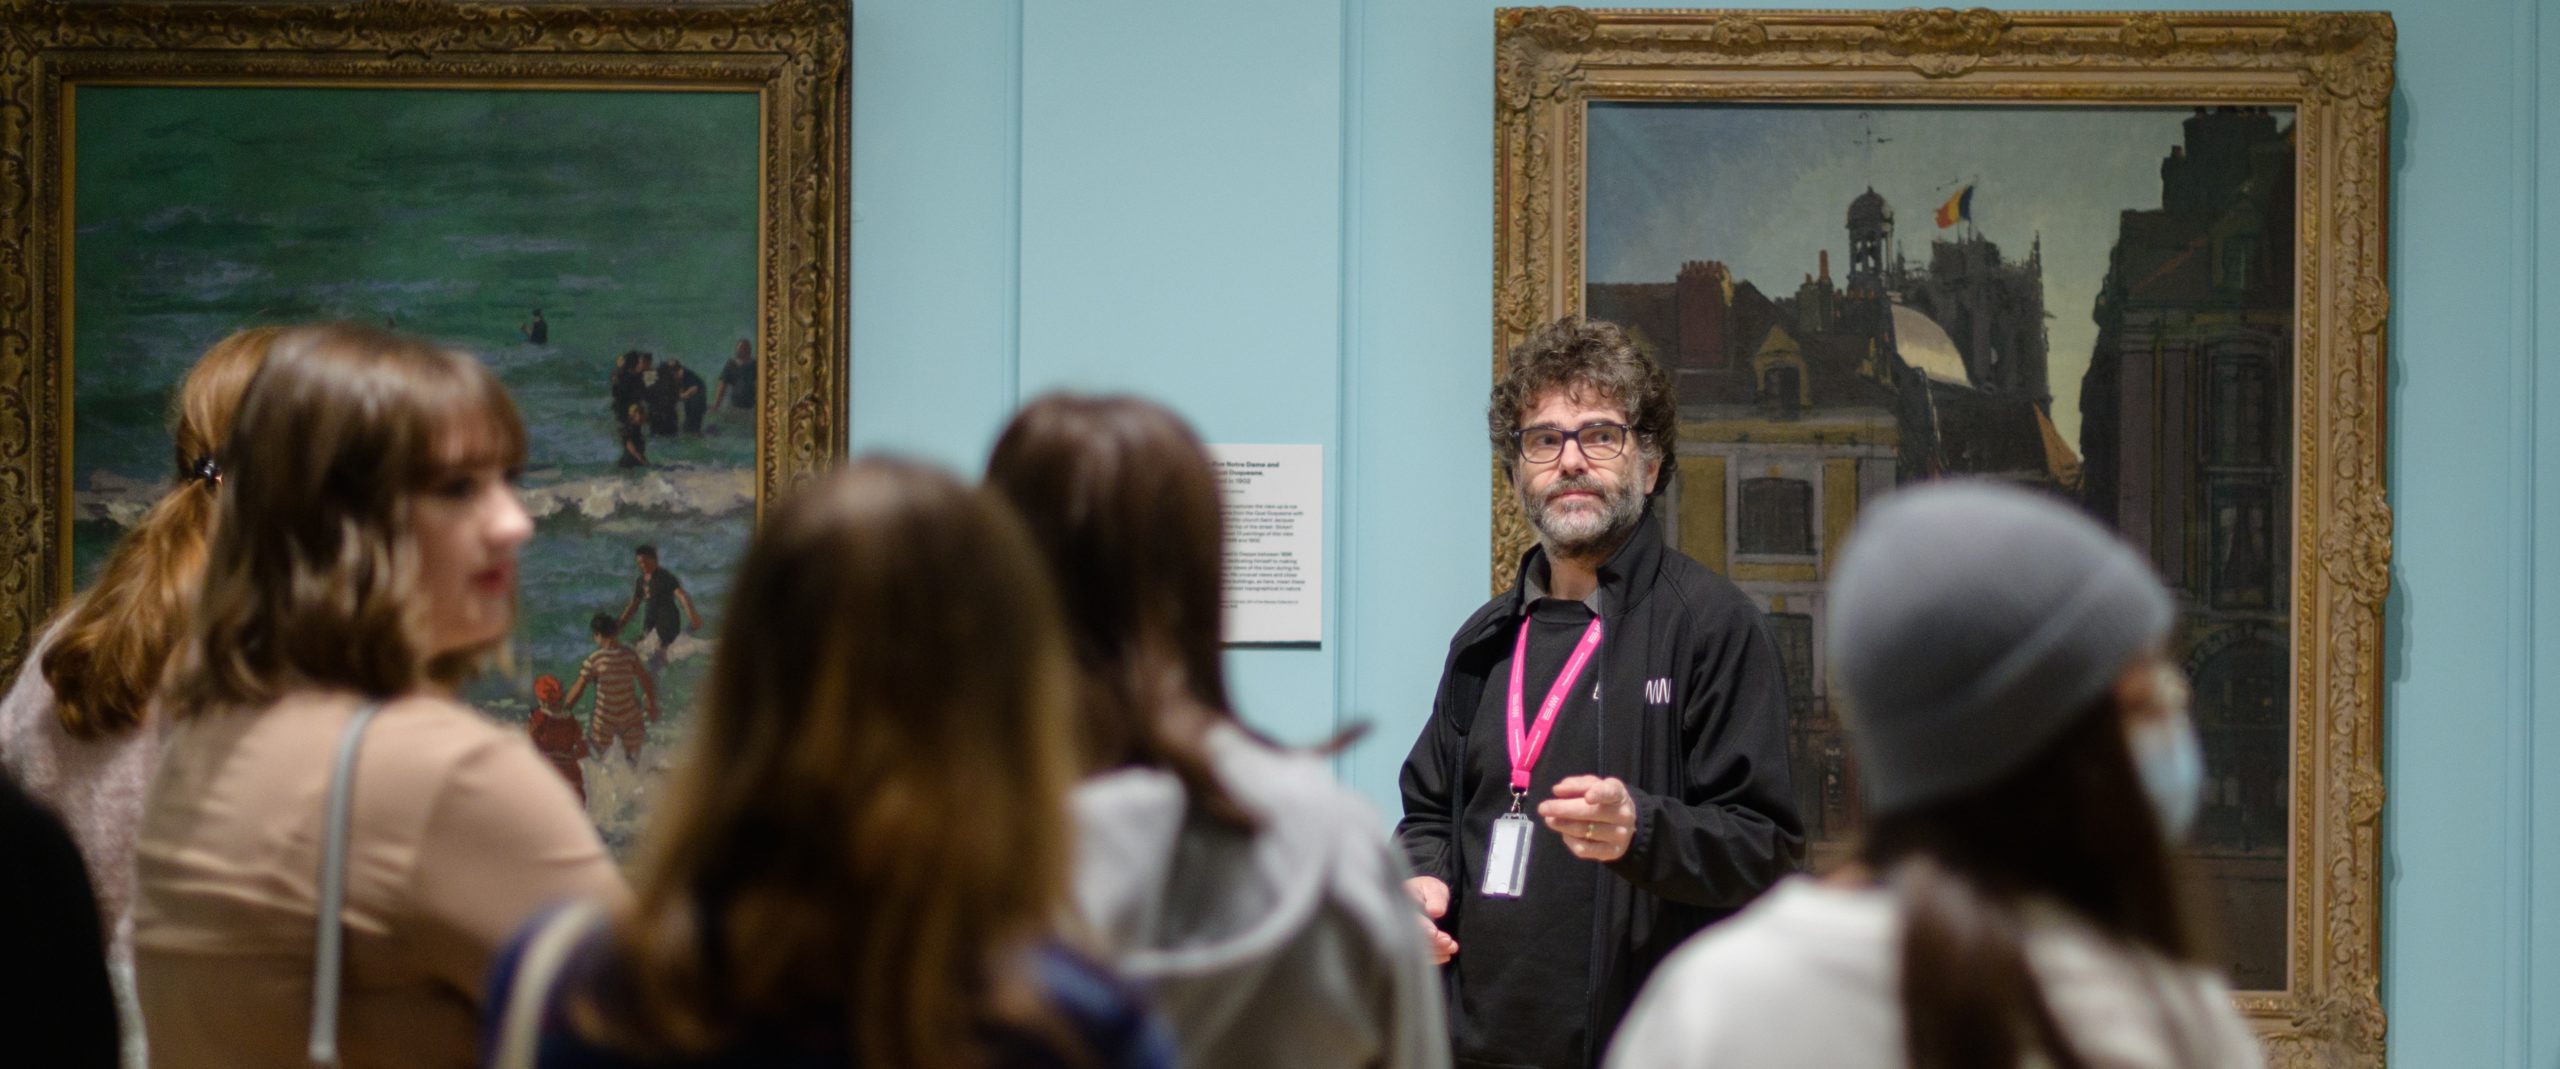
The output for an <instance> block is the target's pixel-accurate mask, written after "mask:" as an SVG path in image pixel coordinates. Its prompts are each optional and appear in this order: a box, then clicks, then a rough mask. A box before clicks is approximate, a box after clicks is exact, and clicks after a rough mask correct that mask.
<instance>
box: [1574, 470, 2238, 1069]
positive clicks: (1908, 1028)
mask: <svg viewBox="0 0 2560 1069" xmlns="http://www.w3.org/2000/svg"><path fill="white" fill-rule="evenodd" d="M1829 609H1830V614H1829V616H1830V626H1829V631H1830V634H1829V645H1828V649H1829V653H1830V670H1831V672H1832V674H1833V677H1834V678H1835V679H1837V680H1838V681H1839V685H1840V689H1839V691H1835V693H1841V694H1842V696H1843V697H1844V698H1845V702H1846V706H1847V708H1846V715H1845V719H1846V721H1847V724H1848V727H1849V732H1850V738H1851V742H1852V745H1853V747H1854V748H1855V752H1856V754H1857V757H1858V760H1859V763H1860V769H1861V773H1862V776H1863V780H1864V788H1865V792H1866V814H1867V821H1866V827H1865V829H1864V832H1863V835H1862V839H1861V843H1860V846H1859V849H1858V854H1857V862H1856V863H1855V864H1852V865H1850V866H1848V867H1846V868H1845V869H1844V870H1842V871H1840V872H1837V873H1834V874H1832V875H1830V876H1829V877H1826V878H1824V879H1821V880H1818V881H1817V880H1814V879H1810V878H1798V879H1794V880H1790V881H1788V882H1786V883H1783V884H1781V885H1779V886H1778V887H1777V888H1775V889H1773V890H1771V891H1770V892H1769V894H1768V895H1767V896H1766V897H1764V898H1763V899H1762V900H1761V901H1760V902H1758V903H1757V904H1755V905H1754V906H1752V908H1751V909H1750V910H1748V911H1746V912H1745V913H1744V914H1742V915H1741V916H1738V917H1736V918H1734V919H1733V920H1731V921H1728V922H1726V923H1725V924H1723V925H1721V926H1719V927H1717V928H1715V929H1712V930H1710V931H1708V932H1706V933H1704V934H1702V935H1701V936H1699V937H1698V938H1697V939H1696V940H1694V941H1693V942H1691V943H1690V944H1689V945H1687V946H1685V947H1683V948H1681V949H1680V951H1679V952H1677V953H1676V954H1674V955H1673V956H1672V957H1671V958H1670V960H1669V961H1668V962H1666V963H1665V964H1664V966H1663V967H1662V969H1661V970H1660V971H1658V972H1656V973H1655V974H1654V978H1653V981H1652V983H1651V984H1650V985H1649V986H1648V987H1647V988H1646V990H1645V993H1644V995H1643V996H1642V998H1641V999H1640V1000H1639V1001H1638V1003H1637V1005H1636V1007H1635V1009H1634V1011H1633V1012H1632V1013H1631V1014H1630V1015H1629V1016H1628V1018H1627V1021H1626V1024H1625V1026H1624V1027H1623V1028H1622V1029H1621V1031H1620V1032H1619V1034H1618V1037H1617V1040H1616V1043H1615V1046H1614V1047H1613V1048H1612V1050H1611V1052H1610V1058H1609V1066H1610V1069H1671V1067H1685V1066H1726V1065H1750V1066H1780V1067H1785V1066H1823V1067H1840V1069H1863V1067H1900V1066H1910V1067H1913V1069H1959V1067H1962V1069H2009V1067H2023V1066H2038V1067H2048V1066H2049V1067H2052V1069H2202V1067H2207V1066H2210V1067H2216V1069H2220V1067H2225V1066H2240V1067H2253V1066H2258V1065H2261V1064H2263V1060H2264V1056H2263V1054H2262V1053H2261V1051H2260V1050H2259V1047H2258V1044H2257V1042H2256V1041H2255V1040H2254V1039H2253V1038H2252V1037H2251V1035H2250V1032H2249V1030H2248V1027H2247V1026H2246V1024H2245V1023H2244V1022H2242V1020H2241V1019H2240V1017H2239V1015H2238V1013H2237V1012H2236V1011H2235V1010H2234V1009H2233V1008H2232V1005H2231V999H2230V991H2229V990H2228V987H2227V985H2226V983H2225V982H2224V981H2223V979H2222V978H2221V977H2220V976H2219V975H2217V974H2216V973H2215V972H2213V971H2212V970H2211V969H2210V968H2209V967H2208V966H2207V965H2206V964H2205V961H2206V958H2205V956H2204V955H2203V953H2202V952H2201V951H2200V949H2199V933H2198V932H2197V930H2196V922H2195V919H2194V918H2193V917H2191V916H2190V915H2189V914H2188V911H2187V910H2185V909H2184V908H2182V905H2181V902H2180V900H2179V896H2178V891H2177V881H2176V879H2175V878H2174V862H2173V857H2172V850H2173V848H2174V846H2175V844H2176V843H2177V842H2178V841H2179V840H2180V839H2182V838H2183V837H2184V836H2185V835H2186V833H2187V832H2188V830H2189V825H2190V824H2191V823H2192V821H2193V820H2194V816H2195V812H2196V807H2197V804H2198V801H2199V792H2200V788H2201V779H2202V774H2203V759H2202V754H2201V751H2200V749H2199V748H2198V744H2197V741H2196V735H2195V729H2194V728H2193V726H2191V724H2190V723H2189V721H2188V718H2187V698H2188V696H2187V689H2186V684H2185V682H2184V680H2183V679H2182V678H2181V677H2180V675H2179V674H2178V672H2177V670H2176V669H2175V668H2174V667H2172V666H2171V664H2170V663H2169V662H2168V661H2167V660H2166V659H2165V658H2164V657H2163V648H2164V646H2165V644H2166V642H2167V641H2168V639H2169V635H2170V628H2171V625H2172V623H2173V608H2172V604H2171V602H2170V599H2169V595H2168V593H2167V592H2166V591H2165V590H2163V589H2162V588H2161V586H2160V583H2159V581H2158V580H2157V579H2155V578H2153V576H2152V573H2151V570H2150V568H2149V566H2148V565H2146V564H2145V563H2144V562H2143V561H2142V560H2141V559H2140V558H2138V557H2136V556H2135V555H2134V554H2133V553H2132V552H2131V551H2130V550H2128V549H2127V548H2126V547H2125V546H2124V545H2122V544H2121V543H2120V542H2118V541H2117V540H2116V539H2115V537H2114V536H2113V535H2111V534H2110V533H2108V532H2107V531H2105V530H2103V529H2101V528H2100V527H2098V526H2097V525H2096V524H2094V523H2092V522H2090V521H2089V520H2088V519H2087V518H2086V517H2083V516H2081V515H2080V514H2079V513H2077V512H2075V511H2073V510H2072V509H2071V508H2069V507H2068V506H2067V505H2064V504H2062V503H2060V502H2057V501H2054V500H2052V499H2049V498H2045V497H2041V496H2038V495H2035V494H2033V493H2030V492H2028V491H2024V490H2018V489H2014V488H2009V487H2005V486H1999V485H1994V484H1989V483H1976V482H1953V483H1944V484H1936V485H1931V486H1927V487H1922V488H1917V489H1913V490H1908V491H1904V492H1902V493H1900V494H1897V495H1895V496H1894V497H1892V498H1889V499H1887V500H1886V501H1885V502H1883V503H1882V504H1881V505H1879V506H1877V507H1876V508H1874V509H1872V510H1870V511H1869V512H1868V514H1867V515H1866V517H1865V518H1864V519H1863V520H1862V521H1861V523H1860V524H1859V526H1858V528H1857V530H1856V531H1854V532H1853V533H1852V534H1851V536H1850V538H1849V541H1848V544H1847V546H1846V547H1845V549H1844V550H1843V552H1842V555H1841V560H1840V565H1839V568H1838V570H1837V571H1836V573H1835V575H1834V578H1833V581H1832V585H1831V591H1830V603H1829Z"/></svg>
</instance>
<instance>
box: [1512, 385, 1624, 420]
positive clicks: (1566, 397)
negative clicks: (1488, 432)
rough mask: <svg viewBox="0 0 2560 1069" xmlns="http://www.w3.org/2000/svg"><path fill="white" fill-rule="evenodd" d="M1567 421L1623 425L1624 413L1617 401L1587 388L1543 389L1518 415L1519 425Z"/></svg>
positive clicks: (1563, 387)
mask: <svg viewBox="0 0 2560 1069" xmlns="http://www.w3.org/2000/svg"><path fill="white" fill-rule="evenodd" d="M1567 420H1570V421H1571V422H1572V423H1574V424H1581V423H1585V422H1589V421H1592V420H1601V421H1605V422H1610V423H1624V422H1626V421H1627V412H1626V410H1625V409H1623V408H1620V407H1618V405H1617V402H1615V401H1612V400H1610V399H1609V398H1607V397H1604V396H1602V395H1601V394H1600V391H1598V390H1594V389H1592V388H1590V387H1588V386H1569V387H1568V386H1559V387H1556V388H1554V389H1551V390H1546V391H1544V392H1541V393H1539V394H1538V395H1537V396H1536V397H1533V398H1530V399H1529V404H1528V407H1526V408H1524V409H1522V410H1521V412H1520V422H1521V424H1522V425H1524V426H1525V425H1527V424H1531V423H1539V422H1547V423H1558V424H1561V423H1564V422H1566V421H1567Z"/></svg>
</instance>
